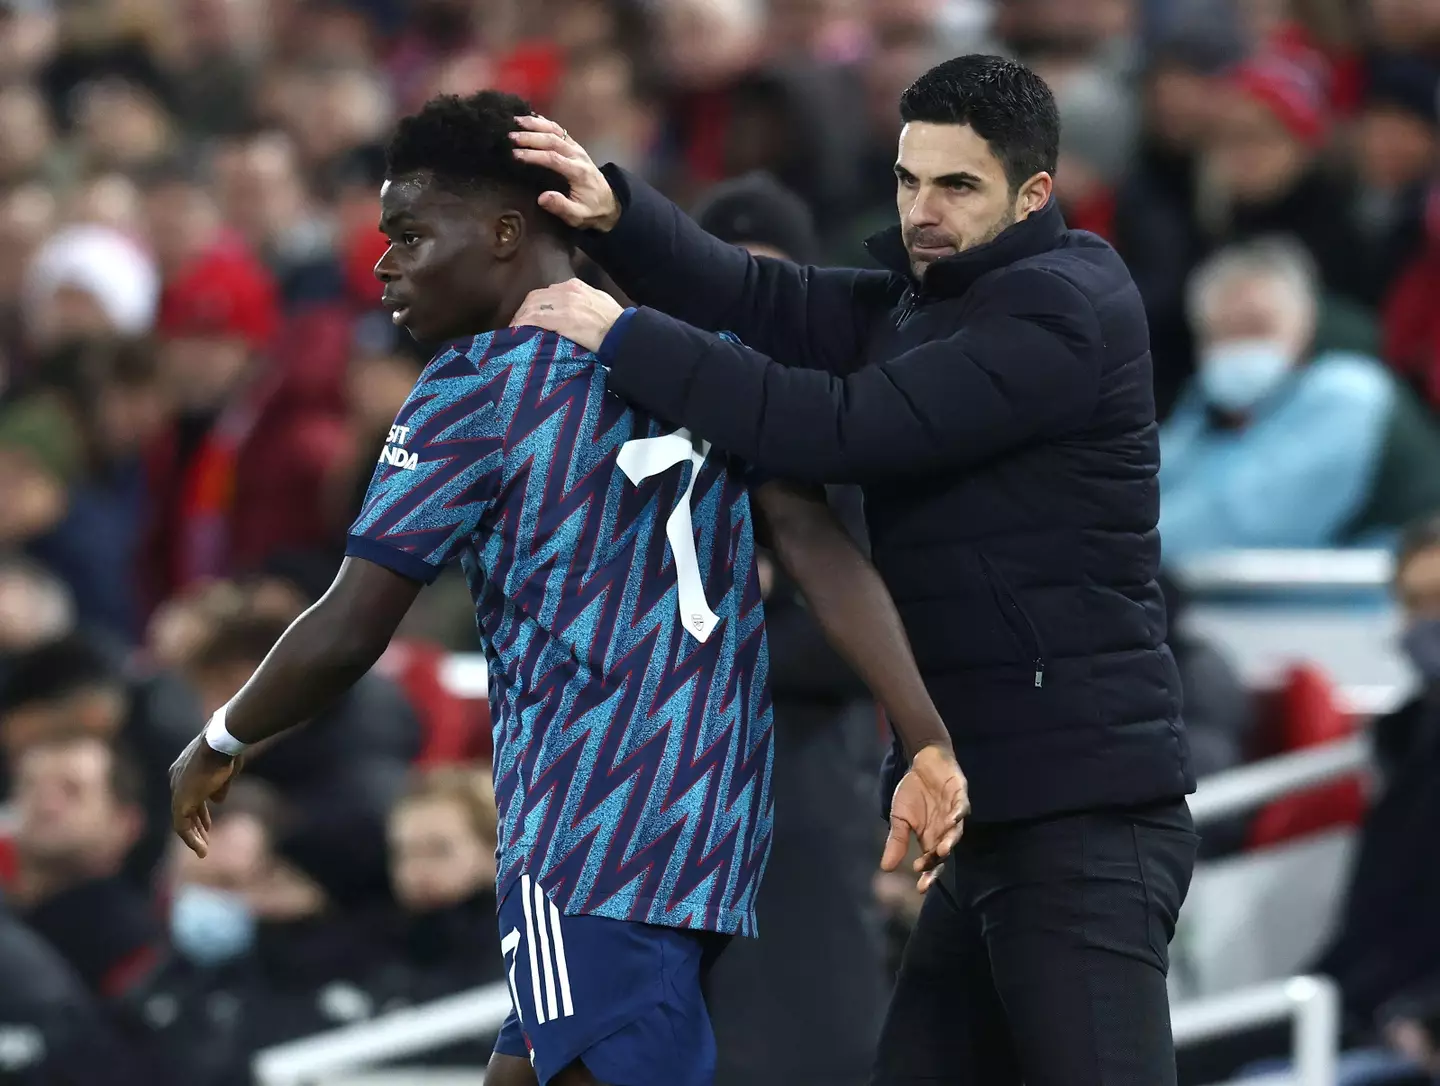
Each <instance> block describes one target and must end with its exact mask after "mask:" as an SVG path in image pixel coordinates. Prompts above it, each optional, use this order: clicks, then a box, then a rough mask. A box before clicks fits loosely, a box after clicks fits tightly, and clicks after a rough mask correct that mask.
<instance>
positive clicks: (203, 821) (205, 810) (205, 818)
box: [196, 803, 210, 833]
mask: <svg viewBox="0 0 1440 1086" xmlns="http://www.w3.org/2000/svg"><path fill="white" fill-rule="evenodd" d="M196 817H197V820H198V821H199V823H200V825H201V827H202V828H203V829H204V830H205V832H206V833H209V832H210V804H208V803H202V804H200V810H199V812H198V813H197V816H196Z"/></svg>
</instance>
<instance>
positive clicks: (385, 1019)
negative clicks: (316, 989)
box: [254, 981, 510, 1086]
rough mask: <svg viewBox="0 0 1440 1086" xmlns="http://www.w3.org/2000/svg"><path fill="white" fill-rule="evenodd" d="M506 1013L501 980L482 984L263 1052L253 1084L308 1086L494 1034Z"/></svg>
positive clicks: (505, 992)
mask: <svg viewBox="0 0 1440 1086" xmlns="http://www.w3.org/2000/svg"><path fill="white" fill-rule="evenodd" d="M509 1013H510V989H509V987H508V986H507V985H506V984H505V983H504V982H503V981H500V982H497V983H495V984H487V985H486V986H485V987H483V988H475V989H472V990H471V991H468V992H461V993H460V994H459V995H453V996H446V997H445V998H444V999H437V1000H435V1001H434V1002H433V1003H425V1004H422V1005H421V1006H418V1007H406V1008H405V1009H404V1010H399V1011H392V1012H390V1013H389V1014H383V1015H381V1016H380V1017H378V1018H372V1019H370V1020H369V1021H368V1022H357V1023H356V1024H355V1025H353V1026H345V1027H343V1028H341V1029H336V1030H330V1031H329V1032H326V1033H320V1034H317V1035H315V1036H313V1037H306V1038H304V1039H303V1040H299V1041H292V1042H290V1043H289V1044H283V1045H278V1046H276V1047H274V1048H268V1049H266V1050H265V1051H263V1052H260V1053H258V1054H257V1055H256V1056H255V1062H254V1070H255V1079H256V1081H257V1083H259V1086H311V1084H315V1083H321V1082H326V1081H328V1080H329V1079H330V1078H331V1077H333V1076H334V1075H337V1074H340V1073H342V1072H346V1071H358V1070H362V1069H364V1068H367V1067H373V1066H375V1065H376V1064H378V1063H383V1062H386V1061H389V1060H401V1059H404V1058H405V1057H406V1056H413V1055H415V1054H416V1053H419V1052H429V1051H433V1050H434V1049H437V1048H443V1047H444V1046H445V1045H448V1044H454V1043H456V1042H459V1041H468V1040H471V1039H473V1038H475V1037H483V1036H485V1035H486V1034H496V1033H499V1032H500V1026H501V1025H502V1024H503V1023H504V1021H505V1016H506V1015H508V1014H509Z"/></svg>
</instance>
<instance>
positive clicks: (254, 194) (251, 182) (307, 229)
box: [214, 132, 345, 309]
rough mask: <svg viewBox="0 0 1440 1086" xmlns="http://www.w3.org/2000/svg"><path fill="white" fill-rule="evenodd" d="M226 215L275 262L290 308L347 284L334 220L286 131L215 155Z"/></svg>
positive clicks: (254, 137) (336, 295)
mask: <svg viewBox="0 0 1440 1086" xmlns="http://www.w3.org/2000/svg"><path fill="white" fill-rule="evenodd" d="M214 170H215V181H216V189H217V192H218V196H219V203H220V207H221V209H222V210H223V211H224V213H225V217H226V219H227V220H229V221H230V222H231V223H233V224H234V225H235V226H236V227H237V228H238V229H239V230H240V232H241V233H242V234H243V235H244V237H245V240H246V242H247V243H248V244H249V245H250V247H251V248H252V249H253V250H254V251H255V252H256V253H258V254H259V255H260V256H261V257H262V259H264V261H265V263H266V264H267V265H268V267H269V269H270V272H271V274H272V275H274V277H275V280H276V283H277V284H278V286H279V291H280V298H281V300H282V302H283V303H284V305H285V307H286V308H287V309H292V308H294V307H296V306H300V305H305V304H307V303H308V304H315V303H324V302H334V301H338V300H340V298H341V297H342V296H343V295H344V292H345V284H344V279H343V275H342V272H341V269H340V265H339V262H338V260H337V258H336V255H335V245H334V242H335V238H334V226H333V224H332V223H331V222H330V221H329V219H328V217H327V216H325V215H323V214H321V213H320V209H319V208H318V207H317V206H316V205H315V204H314V202H313V201H312V199H311V195H310V193H309V191H308V188H307V185H306V182H305V178H304V177H303V176H302V174H301V171H300V163H299V161H298V159H297V157H296V153H295V146H294V143H293V142H292V141H291V139H290V138H289V137H288V136H286V135H285V134H284V133H283V132H259V133H254V134H249V135H245V136H240V137H237V138H235V139H233V140H231V141H229V142H228V143H227V144H225V145H223V146H222V147H221V149H220V151H219V152H218V153H217V154H216V156H215V162H214Z"/></svg>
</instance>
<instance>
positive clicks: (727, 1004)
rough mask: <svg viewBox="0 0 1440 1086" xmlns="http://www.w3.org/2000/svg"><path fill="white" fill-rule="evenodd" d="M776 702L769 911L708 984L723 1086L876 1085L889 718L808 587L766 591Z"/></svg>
mask: <svg viewBox="0 0 1440 1086" xmlns="http://www.w3.org/2000/svg"><path fill="white" fill-rule="evenodd" d="M765 625H766V629H767V637H768V639H769V643H770V689H771V694H772V697H773V698H774V705H775V765H774V770H773V774H772V779H771V786H770V787H771V794H772V795H773V796H774V797H775V828H774V832H773V835H772V837H771V847H770V863H769V865H768V866H767V867H766V869H765V879H764V881H763V882H762V883H761V884H760V894H759V897H758V898H757V899H756V903H755V912H756V916H757V917H758V918H759V923H760V938H759V939H736V940H733V941H732V942H731V944H730V946H729V947H728V948H727V949H726V951H725V953H724V954H722V955H721V956H720V959H719V960H718V961H717V962H716V963H715V966H714V968H713V969H712V970H711V973H710V976H709V981H708V986H707V989H706V993H705V998H706V1004H707V1005H708V1006H709V1008H710V1018H711V1022H712V1024H713V1025H714V1028H715V1040H716V1047H717V1049H718V1053H719V1055H718V1062H717V1066H716V1071H715V1086H864V1083H866V1082H868V1081H869V1078H870V1065H871V1063H872V1061H873V1059H874V1055H875V1042H876V1041H877V1040H878V1038H879V1036H880V1024H881V1021H882V1020H883V1018H884V1015H885V1002H886V999H887V998H888V995H889V987H890V986H889V979H888V977H887V976H886V933H885V927H884V923H883V920H882V917H881V915H880V910H879V908H878V906H877V904H876V901H875V894H874V890H873V886H872V880H873V878H874V874H875V869H876V864H877V863H878V861H879V857H880V848H881V844H882V841H883V837H884V833H883V831H882V829H881V827H880V826H879V824H878V823H877V822H876V821H875V817H874V805H873V802H872V801H871V799H870V797H871V793H872V789H873V787H874V767H875V761H876V755H877V754H878V753H879V750H880V720H879V717H878V716H877V714H876V710H875V706H874V704H873V703H872V702H871V701H870V695H869V691H867V690H866V689H865V685H864V684H863V683H862V682H860V680H859V679H858V678H856V677H855V675H854V674H853V673H852V672H851V671H850V669H849V668H848V667H847V666H846V665H845V663H844V661H842V660H841V659H840V657H839V656H838V655H837V654H836V652H835V650H834V649H833V648H831V647H830V645H829V644H828V643H827V642H826V640H825V637H824V635H823V634H822V633H821V632H820V628H819V625H818V623H816V621H815V619H814V617H813V616H811V614H810V613H809V611H808V610H807V609H806V608H805V605H804V604H803V603H802V602H801V600H800V598H799V596H798V595H797V593H796V591H795V589H794V587H793V586H792V585H790V584H788V583H787V582H786V581H785V580H784V579H783V578H777V582H776V585H775V588H774V590H773V591H772V592H771V594H770V596H769V598H768V599H767V600H766V601H765Z"/></svg>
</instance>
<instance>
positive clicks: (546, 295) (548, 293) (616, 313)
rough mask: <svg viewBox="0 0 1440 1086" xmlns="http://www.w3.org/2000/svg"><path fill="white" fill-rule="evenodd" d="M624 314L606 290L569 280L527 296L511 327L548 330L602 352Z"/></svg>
mask: <svg viewBox="0 0 1440 1086" xmlns="http://www.w3.org/2000/svg"><path fill="white" fill-rule="evenodd" d="M623 312H625V311H624V310H623V309H621V308H620V303H619V302H617V301H616V300H615V299H614V298H612V297H610V295H608V294H606V293H605V292H604V291H603V290H596V289H595V288H594V287H592V286H590V285H589V284H587V283H583V282H581V281H580V280H579V279H567V280H565V282H563V283H556V284H555V285H554V286H549V287H541V288H540V289H539V290H532V291H531V292H530V293H529V294H527V295H526V296H525V300H524V301H523V302H521V303H520V308H519V309H518V310H516V311H515V316H514V318H512V319H511V321H510V326H511V327H512V328H523V327H533V328H544V329H545V330H546V331H547V332H555V333H556V334H557V335H562V336H564V337H565V338H566V339H569V340H574V341H575V342H576V343H578V344H580V346H582V347H584V348H585V349H586V350H587V351H598V350H600V344H602V343H604V342H605V337H606V336H607V335H609V334H610V329H611V328H612V327H613V326H614V324H615V322H616V321H617V320H618V319H619V318H620V314H621V313H623Z"/></svg>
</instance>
